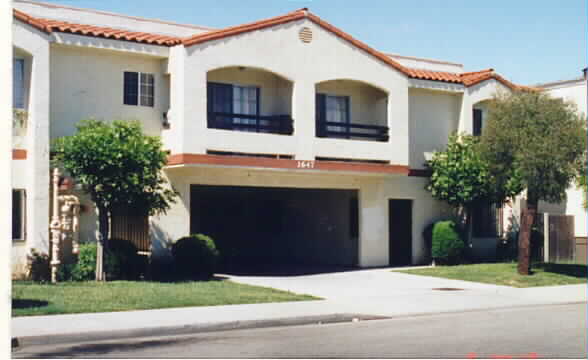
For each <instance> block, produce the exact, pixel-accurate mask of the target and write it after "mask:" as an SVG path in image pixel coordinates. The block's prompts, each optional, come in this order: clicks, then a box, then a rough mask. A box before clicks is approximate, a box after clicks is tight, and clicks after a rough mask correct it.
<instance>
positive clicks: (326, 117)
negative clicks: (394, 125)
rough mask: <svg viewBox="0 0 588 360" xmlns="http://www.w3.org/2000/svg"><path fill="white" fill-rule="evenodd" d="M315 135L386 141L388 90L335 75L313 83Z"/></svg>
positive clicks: (387, 135) (387, 130) (387, 136)
mask: <svg viewBox="0 0 588 360" xmlns="http://www.w3.org/2000/svg"><path fill="white" fill-rule="evenodd" d="M315 93H316V109H315V117H316V136H317V137H320V138H337V139H350V140H364V141H388V138H389V134H388V132H389V129H388V126H387V124H388V94H387V93H386V92H385V91H383V90H381V89H379V88H377V87H375V86H373V85H370V84H367V83H364V82H360V81H355V80H347V79H337V80H328V81H323V82H320V83H317V84H316V86H315Z"/></svg>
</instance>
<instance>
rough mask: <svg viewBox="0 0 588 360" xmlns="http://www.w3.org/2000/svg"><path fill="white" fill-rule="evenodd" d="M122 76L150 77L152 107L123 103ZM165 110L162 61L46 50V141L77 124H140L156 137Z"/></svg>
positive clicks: (110, 53)
mask: <svg viewBox="0 0 588 360" xmlns="http://www.w3.org/2000/svg"><path fill="white" fill-rule="evenodd" d="M124 71H138V72H146V73H152V74H153V75H154V83H155V89H154V91H155V98H154V107H148V106H137V105H124V104H123V84H124V82H123V76H124V74H123V73H124ZM168 108H169V77H168V76H166V75H164V74H163V67H162V60H160V59H157V58H151V57H146V56H140V55H131V54H122V53H118V52H114V51H106V50H95V49H88V48H76V47H69V46H63V45H53V46H52V47H51V138H55V137H60V136H65V135H72V134H74V133H75V125H76V123H77V122H79V121H80V120H82V119H88V118H94V119H100V120H107V121H110V120H115V119H124V120H140V121H141V123H142V125H143V129H144V131H145V132H146V133H147V134H149V135H159V134H160V133H161V127H162V125H161V124H162V122H163V115H162V114H163V113H164V112H165V111H167V110H168Z"/></svg>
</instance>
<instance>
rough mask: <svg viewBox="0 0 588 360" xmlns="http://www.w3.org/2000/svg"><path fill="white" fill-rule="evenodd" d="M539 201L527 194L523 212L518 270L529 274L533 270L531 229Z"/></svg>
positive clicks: (520, 272) (522, 273)
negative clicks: (525, 206)
mask: <svg viewBox="0 0 588 360" xmlns="http://www.w3.org/2000/svg"><path fill="white" fill-rule="evenodd" d="M537 204H538V201H537V200H536V199H535V198H534V197H532V196H531V195H530V194H528V196H527V208H526V209H524V210H523V213H522V214H521V227H520V231H519V258H518V260H519V263H518V272H519V274H521V275H529V274H530V272H531V231H532V227H533V223H534V222H535V215H536V214H537Z"/></svg>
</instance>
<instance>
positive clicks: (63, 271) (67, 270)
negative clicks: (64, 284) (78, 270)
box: [57, 263, 76, 281]
mask: <svg viewBox="0 0 588 360" xmlns="http://www.w3.org/2000/svg"><path fill="white" fill-rule="evenodd" d="M75 266H76V263H68V264H63V263H62V264H60V265H59V267H58V268H57V281H71V280H73V279H72V271H73V269H74V267H75Z"/></svg>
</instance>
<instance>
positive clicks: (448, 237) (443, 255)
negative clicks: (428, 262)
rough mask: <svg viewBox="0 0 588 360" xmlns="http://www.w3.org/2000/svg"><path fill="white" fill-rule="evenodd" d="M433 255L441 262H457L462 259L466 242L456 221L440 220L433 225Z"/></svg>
mask: <svg viewBox="0 0 588 360" xmlns="http://www.w3.org/2000/svg"><path fill="white" fill-rule="evenodd" d="M432 239H433V244H432V250H431V252H432V256H433V259H435V261H436V262H438V263H440V264H456V263H459V262H460V261H461V260H462V255H463V251H464V248H465V243H464V241H463V239H462V238H461V237H460V235H459V232H458V229H457V227H456V225H455V222H453V221H450V220H447V221H439V222H437V223H435V226H433V237H432Z"/></svg>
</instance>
